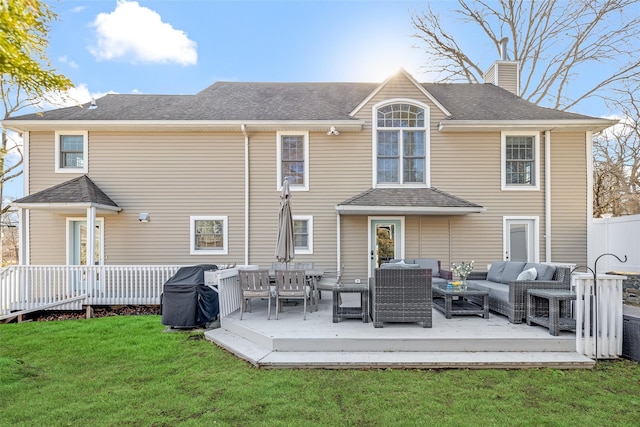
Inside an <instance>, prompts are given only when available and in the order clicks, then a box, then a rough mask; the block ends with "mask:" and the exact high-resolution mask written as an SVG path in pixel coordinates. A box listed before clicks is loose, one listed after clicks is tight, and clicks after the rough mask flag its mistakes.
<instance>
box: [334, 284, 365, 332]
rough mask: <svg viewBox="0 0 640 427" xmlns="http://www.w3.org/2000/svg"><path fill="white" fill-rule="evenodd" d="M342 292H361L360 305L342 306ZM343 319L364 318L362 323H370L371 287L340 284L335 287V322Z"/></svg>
mask: <svg viewBox="0 0 640 427" xmlns="http://www.w3.org/2000/svg"><path fill="white" fill-rule="evenodd" d="M341 293H359V294H360V307H344V306H340V301H341V298H340V294H341ZM342 319H362V323H369V288H368V287H367V285H356V284H353V285H351V284H349V285H345V284H338V285H335V286H334V287H333V323H338V322H339V321H340V320H342Z"/></svg>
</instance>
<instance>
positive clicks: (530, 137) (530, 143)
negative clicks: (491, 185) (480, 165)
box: [502, 132, 540, 190]
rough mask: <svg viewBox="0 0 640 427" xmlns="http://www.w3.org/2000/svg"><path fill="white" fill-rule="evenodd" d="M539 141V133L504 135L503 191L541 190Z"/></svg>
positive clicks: (504, 133)
mask: <svg viewBox="0 0 640 427" xmlns="http://www.w3.org/2000/svg"><path fill="white" fill-rule="evenodd" d="M539 141H540V134H539V133H531V132H508V133H507V132H503V133H502V189H503V190H537V189H539V174H540V160H539V159H540V149H539V147H540V143H539Z"/></svg>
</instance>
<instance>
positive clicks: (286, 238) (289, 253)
mask: <svg viewBox="0 0 640 427" xmlns="http://www.w3.org/2000/svg"><path fill="white" fill-rule="evenodd" d="M293 247H294V239H293V217H292V216H291V191H290V190H289V180H288V179H285V180H284V183H283V184H282V193H281V194H280V212H279V215H278V240H277V243H276V258H277V260H278V261H279V262H285V263H289V262H290V261H291V260H292V259H293V257H294V253H293Z"/></svg>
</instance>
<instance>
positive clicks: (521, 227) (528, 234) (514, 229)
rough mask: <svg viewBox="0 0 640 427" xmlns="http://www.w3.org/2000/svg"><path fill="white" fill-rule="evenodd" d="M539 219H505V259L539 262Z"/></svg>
mask: <svg viewBox="0 0 640 427" xmlns="http://www.w3.org/2000/svg"><path fill="white" fill-rule="evenodd" d="M538 252H539V249H538V218H536V217H505V218H504V259H505V260H506V261H524V262H538V258H539V253H538Z"/></svg>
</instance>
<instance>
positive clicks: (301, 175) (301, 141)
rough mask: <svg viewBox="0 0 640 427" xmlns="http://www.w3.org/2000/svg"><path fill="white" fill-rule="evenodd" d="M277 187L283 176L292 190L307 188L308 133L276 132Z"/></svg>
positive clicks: (280, 184)
mask: <svg viewBox="0 0 640 427" xmlns="http://www.w3.org/2000/svg"><path fill="white" fill-rule="evenodd" d="M277 137H278V189H280V188H281V186H282V183H283V181H284V179H285V178H288V179H289V185H290V187H291V190H292V191H295V190H308V189H309V133H308V132H278V133H277Z"/></svg>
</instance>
